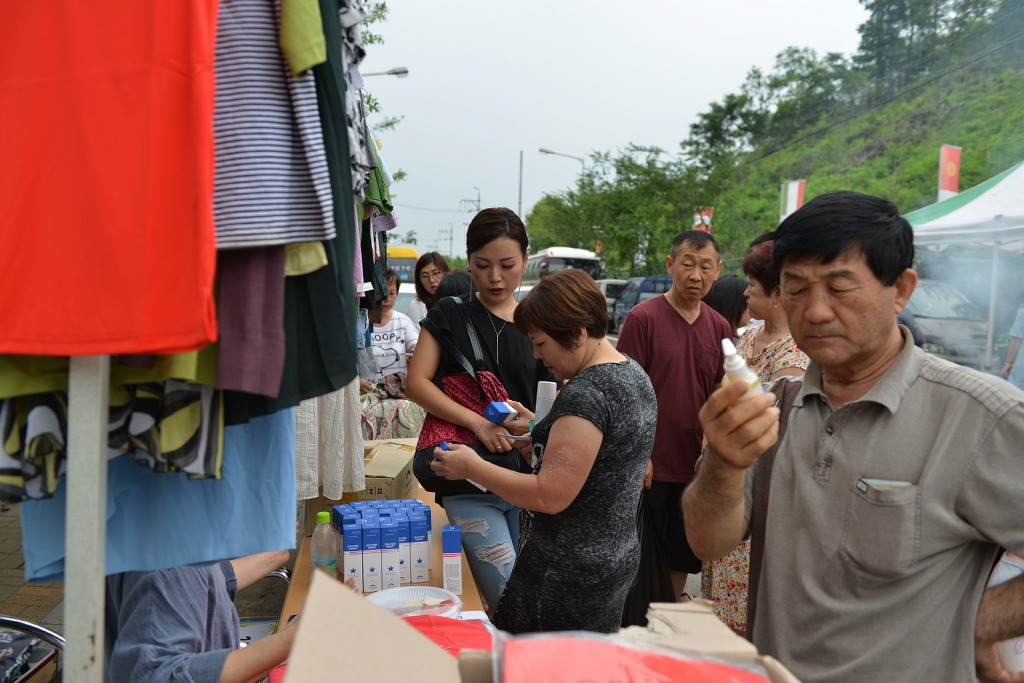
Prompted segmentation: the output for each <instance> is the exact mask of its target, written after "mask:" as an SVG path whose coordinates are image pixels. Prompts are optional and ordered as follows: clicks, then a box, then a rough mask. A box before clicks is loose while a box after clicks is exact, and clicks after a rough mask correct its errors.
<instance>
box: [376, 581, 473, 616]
mask: <svg viewBox="0 0 1024 683" xmlns="http://www.w3.org/2000/svg"><path fill="white" fill-rule="evenodd" d="M428 598H429V599H434V600H442V601H443V600H450V601H451V604H444V605H424V604H423V602H424V601H425V600H427V599H428ZM366 599H367V600H369V601H370V602H372V603H373V604H375V605H380V606H381V607H383V608H384V609H386V610H390V611H391V612H392V613H393V614H396V615H398V616H401V617H410V616H417V615H423V614H429V615H431V616H438V617H457V616H459V612H461V611H462V600H460V599H459V596H458V595H456V594H455V593H452V592H451V591H446V590H445V589H443V588H436V587H434V586H401V587H399V588H385V589H384V590H382V591H377V592H376V593H370V594H369V595H367V596H366ZM413 601H417V602H419V604H418V605H417V604H410V603H412V602H413Z"/></svg>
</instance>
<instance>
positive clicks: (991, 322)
mask: <svg viewBox="0 0 1024 683" xmlns="http://www.w3.org/2000/svg"><path fill="white" fill-rule="evenodd" d="M999 251H1000V250H999V243H998V242H996V243H995V244H994V245H993V246H992V282H991V283H990V284H989V288H988V332H986V334H985V367H984V370H986V371H987V370H991V369H992V343H993V341H994V339H995V333H996V292H997V291H998V285H999Z"/></svg>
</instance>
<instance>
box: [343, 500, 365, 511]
mask: <svg viewBox="0 0 1024 683" xmlns="http://www.w3.org/2000/svg"><path fill="white" fill-rule="evenodd" d="M347 505H349V506H351V507H353V508H354V509H356V510H365V509H367V508H368V507H370V501H368V500H353V501H352V502H351V503H347Z"/></svg>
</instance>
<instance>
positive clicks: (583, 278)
mask: <svg viewBox="0 0 1024 683" xmlns="http://www.w3.org/2000/svg"><path fill="white" fill-rule="evenodd" d="M512 320H513V322H514V323H515V326H516V329H517V330H519V331H520V332H521V333H522V334H526V335H528V334H530V332H543V333H544V334H546V335H548V336H549V337H551V339H553V340H554V341H555V342H557V343H558V345H559V346H561V347H562V348H566V349H574V348H576V347H578V346H579V345H580V344H582V343H583V339H582V336H583V335H582V332H581V329H582V330H585V331H586V333H587V336H588V337H591V338H594V339H600V338H602V337H604V335H605V332H606V331H607V330H608V303H607V302H606V301H605V298H604V295H603V294H601V290H600V289H598V287H597V283H596V282H594V278H592V277H590V276H589V275H587V274H586V273H585V272H583V271H582V270H575V269H567V270H555V271H550V272H547V273H545V274H544V275H543V277H541V279H540V281H539V282H538V283H537V284H536V285H534V286H533V289H532V290H530V293H529V294H527V295H526V296H525V297H524V298H523V300H522V301H520V302H519V305H518V306H516V310H515V314H514V315H513V318H512Z"/></svg>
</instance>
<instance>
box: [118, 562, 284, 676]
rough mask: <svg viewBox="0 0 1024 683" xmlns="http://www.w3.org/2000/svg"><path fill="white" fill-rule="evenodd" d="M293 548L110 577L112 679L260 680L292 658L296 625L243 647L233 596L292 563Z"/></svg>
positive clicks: (124, 573)
mask: <svg viewBox="0 0 1024 683" xmlns="http://www.w3.org/2000/svg"><path fill="white" fill-rule="evenodd" d="M288 556H289V553H288V551H287V550H277V551H270V552H265V553H257V554H256V555H247V556H246V557H243V558H239V559H237V560H230V561H228V560H225V561H223V562H219V563H217V564H212V565H207V566H204V567H197V566H182V567H172V568H170V569H163V570H160V571H153V572H123V573H120V574H112V575H110V576H108V577H107V598H106V633H105V648H106V658H105V662H106V671H105V675H104V680H105V681H107V682H108V683H115V682H116V683H129V682H133V681H194V682H195V683H207V682H210V683H217V682H222V683H225V682H228V681H230V682H235V681H239V682H241V681H255V680H258V679H259V678H260V677H261V676H262V675H263V674H265V673H266V672H267V671H269V670H270V669H272V668H273V667H274V666H276V665H277V664H280V663H281V662H282V661H284V660H285V659H286V658H287V656H288V651H289V649H290V648H291V644H292V639H293V638H294V636H295V629H294V628H292V627H291V624H289V625H288V626H287V627H285V628H284V629H283V630H282V631H280V632H278V633H275V634H273V635H271V636H268V637H266V638H262V639H260V640H257V641H255V642H253V643H252V644H250V645H249V646H248V647H246V648H243V649H239V640H240V637H241V633H240V630H239V625H238V613H237V612H236V611H235V606H234V604H233V603H232V600H233V599H234V597H235V593H236V591H237V590H239V589H242V588H245V587H246V586H248V585H250V584H251V583H253V582H255V581H257V580H258V579H260V578H262V577H264V576H266V575H267V574H268V573H269V572H270V571H272V570H274V569H276V568H277V567H280V566H281V565H282V564H284V563H286V562H287V561H288Z"/></svg>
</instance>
